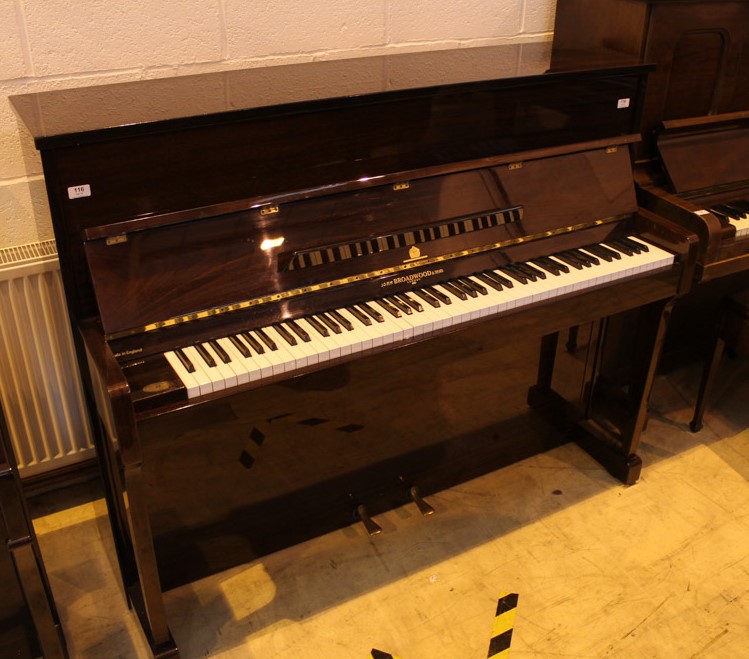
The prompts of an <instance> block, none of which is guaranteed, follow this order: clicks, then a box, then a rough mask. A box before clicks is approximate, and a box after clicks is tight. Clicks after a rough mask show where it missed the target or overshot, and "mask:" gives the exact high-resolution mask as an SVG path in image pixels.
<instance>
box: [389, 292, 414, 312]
mask: <svg viewBox="0 0 749 659" xmlns="http://www.w3.org/2000/svg"><path fill="white" fill-rule="evenodd" d="M384 299H385V300H387V301H388V302H390V304H392V305H393V306H394V307H395V308H396V309H398V311H400V312H402V313H404V314H406V315H409V316H410V315H411V314H412V313H413V312H414V310H413V309H412V308H411V307H409V306H408V305H407V304H406V303H405V302H403V300H401V299H400V298H399V297H398V296H397V295H388V296H387V297H385V298H384Z"/></svg>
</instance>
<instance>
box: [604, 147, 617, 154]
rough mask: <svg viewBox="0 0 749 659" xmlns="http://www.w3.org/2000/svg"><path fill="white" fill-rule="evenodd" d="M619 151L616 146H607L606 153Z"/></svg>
mask: <svg viewBox="0 0 749 659" xmlns="http://www.w3.org/2000/svg"><path fill="white" fill-rule="evenodd" d="M618 150H619V147H618V146H607V147H606V153H616V152H617V151H618Z"/></svg>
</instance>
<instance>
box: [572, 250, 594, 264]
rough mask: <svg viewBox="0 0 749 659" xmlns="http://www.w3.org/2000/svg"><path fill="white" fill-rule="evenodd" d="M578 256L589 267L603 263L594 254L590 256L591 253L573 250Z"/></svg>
mask: <svg viewBox="0 0 749 659" xmlns="http://www.w3.org/2000/svg"><path fill="white" fill-rule="evenodd" d="M572 251H573V252H574V253H575V255H576V256H578V257H580V258H581V259H583V260H584V261H585V262H586V264H587V265H589V266H590V265H600V263H601V261H600V260H599V259H598V258H597V257H595V256H594V255H593V254H590V253H589V252H586V251H584V250H582V249H574V250H572Z"/></svg>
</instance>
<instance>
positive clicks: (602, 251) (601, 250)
mask: <svg viewBox="0 0 749 659" xmlns="http://www.w3.org/2000/svg"><path fill="white" fill-rule="evenodd" d="M583 249H584V250H585V251H586V252H589V253H590V254H595V255H596V256H597V257H598V258H599V259H603V260H604V261H606V262H607V263H611V262H612V261H613V260H614V259H620V258H622V255H621V254H619V252H615V251H614V250H613V249H609V248H608V247H606V246H605V245H596V244H595V243H591V244H590V245H585V246H584V247H583Z"/></svg>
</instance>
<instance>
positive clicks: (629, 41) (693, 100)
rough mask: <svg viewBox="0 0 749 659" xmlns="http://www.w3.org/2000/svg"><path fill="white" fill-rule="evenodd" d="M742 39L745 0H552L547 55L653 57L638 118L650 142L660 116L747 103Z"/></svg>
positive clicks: (748, 63)
mask: <svg viewBox="0 0 749 659" xmlns="http://www.w3.org/2000/svg"><path fill="white" fill-rule="evenodd" d="M748 46H749V2H746V1H745V0H558V2H557V14H556V21H555V26H554V51H555V56H554V57H553V58H552V60H553V61H555V60H556V59H557V53H558V54H559V56H560V57H563V58H564V59H566V60H567V61H568V62H569V60H570V52H575V51H576V52H577V59H578V60H587V61H589V62H590V61H601V62H605V61H607V60H608V59H610V58H611V57H613V56H614V54H617V55H624V56H629V57H633V58H635V59H636V60H637V61H641V62H650V63H652V64H655V65H656V69H655V71H654V72H653V73H652V74H651V76H650V79H649V81H648V93H647V98H646V100H645V104H644V108H643V119H642V132H643V134H644V135H645V136H646V138H647V143H648V144H650V145H652V143H651V142H650V141H649V138H650V135H651V134H652V132H653V131H654V130H655V129H656V127H657V125H658V123H659V122H660V121H662V120H671V119H683V118H687V117H698V116H704V115H708V114H719V113H727V112H734V111H740V110H746V109H747V108H749V89H747V85H746V80H747V79H749V55H747V53H748V52H749V48H748ZM606 53H608V54H606ZM573 59H574V58H573ZM651 153H652V151H651Z"/></svg>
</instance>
